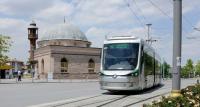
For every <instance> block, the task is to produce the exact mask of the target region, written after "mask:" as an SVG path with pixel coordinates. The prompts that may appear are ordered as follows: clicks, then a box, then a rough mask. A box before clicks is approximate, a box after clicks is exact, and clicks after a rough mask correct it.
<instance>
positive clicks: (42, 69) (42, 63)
mask: <svg viewBox="0 0 200 107" xmlns="http://www.w3.org/2000/svg"><path fill="white" fill-rule="evenodd" d="M41 73H42V74H43V73H44V59H42V61H41Z"/></svg>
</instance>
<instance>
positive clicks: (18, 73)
mask: <svg viewBox="0 0 200 107" xmlns="http://www.w3.org/2000/svg"><path fill="white" fill-rule="evenodd" d="M17 76H18V81H22V80H21V78H22V75H21V71H20V70H18V72H17Z"/></svg>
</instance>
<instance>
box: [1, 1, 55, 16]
mask: <svg viewBox="0 0 200 107" xmlns="http://www.w3.org/2000/svg"><path fill="white" fill-rule="evenodd" d="M53 1H54V0H18V1H13V0H3V1H1V2H0V7H1V10H0V13H2V14H5V15H11V16H13V17H17V16H18V17H23V16H26V17H31V16H32V15H33V14H35V13H37V12H38V11H41V10H43V9H45V8H47V7H49V6H51V5H52V4H53Z"/></svg>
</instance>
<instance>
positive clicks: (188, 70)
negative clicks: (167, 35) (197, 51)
mask: <svg viewBox="0 0 200 107" xmlns="http://www.w3.org/2000/svg"><path fill="white" fill-rule="evenodd" d="M181 70H182V71H181V76H182V77H185V78H187V77H192V75H193V74H194V66H193V61H192V59H188V60H187V63H186V65H185V66H184V67H183V68H182V69H181Z"/></svg>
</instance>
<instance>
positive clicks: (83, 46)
mask: <svg viewBox="0 0 200 107" xmlns="http://www.w3.org/2000/svg"><path fill="white" fill-rule="evenodd" d="M37 44H38V48H36V50H35V51H34V60H35V61H37V64H36V66H35V69H36V70H35V71H36V72H35V75H36V76H37V77H38V78H49V79H59V78H62V79H65V78H66V79H67V78H76V79H80V78H97V77H98V72H99V70H100V53H101V49H100V48H94V47H91V42H90V41H88V39H87V37H86V36H85V34H84V33H83V32H82V31H81V30H79V29H78V28H77V27H75V26H74V25H72V24H70V23H63V24H59V25H55V27H52V28H49V29H48V30H47V31H46V32H45V33H44V35H42V36H41V38H40V39H39V41H38V42H37Z"/></svg>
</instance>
